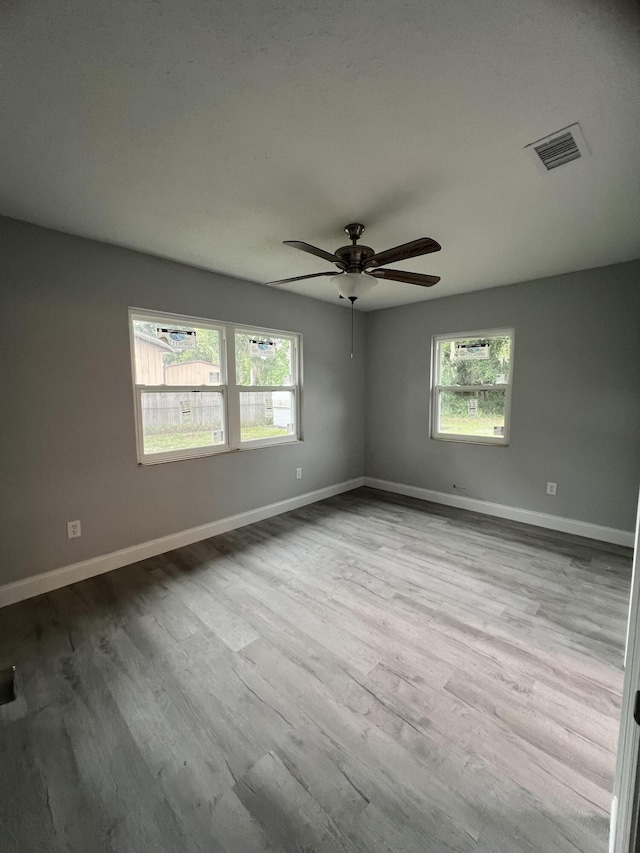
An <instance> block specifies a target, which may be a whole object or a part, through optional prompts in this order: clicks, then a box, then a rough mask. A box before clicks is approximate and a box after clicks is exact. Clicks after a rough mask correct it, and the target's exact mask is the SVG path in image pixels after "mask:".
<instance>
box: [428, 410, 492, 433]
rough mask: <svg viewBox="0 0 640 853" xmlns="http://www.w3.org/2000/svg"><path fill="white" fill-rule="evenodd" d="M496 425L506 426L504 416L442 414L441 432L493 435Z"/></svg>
mask: <svg viewBox="0 0 640 853" xmlns="http://www.w3.org/2000/svg"><path fill="white" fill-rule="evenodd" d="M494 426H501V427H503V426H504V416H503V415H494V416H491V415H489V416H485V417H483V416H481V415H479V416H478V417H475V418H469V417H464V415H458V416H456V415H441V416H440V432H444V433H450V434H451V435H493V428H494Z"/></svg>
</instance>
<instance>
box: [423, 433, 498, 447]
mask: <svg viewBox="0 0 640 853" xmlns="http://www.w3.org/2000/svg"><path fill="white" fill-rule="evenodd" d="M430 438H431V440H432V441H451V442H455V443H456V444H481V445H483V446H484V447H508V446H509V442H508V440H505V439H502V440H501V441H494V440H493V439H492V438H491V437H490V436H484V437H482V436H477V437H476V436H468V437H467V436H466V435H460V436H456V435H432V436H430Z"/></svg>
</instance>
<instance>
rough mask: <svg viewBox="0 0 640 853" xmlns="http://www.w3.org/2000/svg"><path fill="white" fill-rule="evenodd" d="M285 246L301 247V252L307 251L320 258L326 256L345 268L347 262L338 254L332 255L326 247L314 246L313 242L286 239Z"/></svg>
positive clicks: (341, 267) (327, 259)
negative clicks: (326, 250)
mask: <svg viewBox="0 0 640 853" xmlns="http://www.w3.org/2000/svg"><path fill="white" fill-rule="evenodd" d="M284 245H285V246H293V248H294V249H300V251H301V252H307V254H309V255H315V256H316V257H318V258H324V260H325V261H330V262H331V263H332V264H336V266H338V267H340V269H342V270H343V269H345V267H346V264H345V262H344V261H343V260H341V259H340V258H339V257H338V256H337V255H332V254H331V252H325V250H324V249H319V248H318V247H317V246H312V245H311V243H303V242H301V241H300V240H285V241H284Z"/></svg>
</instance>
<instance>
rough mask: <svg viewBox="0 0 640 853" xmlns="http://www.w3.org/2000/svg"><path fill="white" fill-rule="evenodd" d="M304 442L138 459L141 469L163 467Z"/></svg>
mask: <svg viewBox="0 0 640 853" xmlns="http://www.w3.org/2000/svg"><path fill="white" fill-rule="evenodd" d="M301 442H302V439H301V438H291V439H287V440H286V441H269V442H264V443H262V442H261V443H260V444H258V443H255V444H254V443H251V444H249V443H246V444H241V445H240V447H221V448H220V449H219V450H218V449H213V448H206V450H205V451H204V452H202V453H197V452H195V451H196V450H197V448H194V453H189V454H180V455H173V454H169V453H168V454H167V455H166V456H165V455H162V456H161V454H157V457H158V458H155V457H151V456H149V457H145V458H143V459H140V458H139V459H138V466H139V467H141V468H143V467H144V468H146V467H147V466H148V465H162V464H163V463H166V462H186V461H188V460H190V459H208V458H210V457H211V456H225V455H228V454H229V453H243V452H244V451H245V450H261V449H262V450H264V449H265V448H267V447H279V446H281V445H291V444H300V443H301Z"/></svg>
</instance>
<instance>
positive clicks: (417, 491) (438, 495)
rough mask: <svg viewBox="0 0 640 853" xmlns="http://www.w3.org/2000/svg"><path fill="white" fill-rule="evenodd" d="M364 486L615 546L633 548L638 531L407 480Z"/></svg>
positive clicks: (373, 481)
mask: <svg viewBox="0 0 640 853" xmlns="http://www.w3.org/2000/svg"><path fill="white" fill-rule="evenodd" d="M364 485H365V486H369V487H370V488H372V489H381V490H382V491H384V492H394V493H395V494H397V495H406V496H407V497H410V498H418V499H419V500H422V501H432V502H433V503H438V504H445V505H446V506H455V507H458V508H460V509H470V510H473V511H474V512H481V513H484V515H493V516H496V517H497V518H507V519H509V521H521V522H523V523H524V524H533V525H535V526H536V527H546V528H548V529H549V530H559V531H561V532H562V533H573V534H574V535H575V536H584V537H585V538H587V539H597V540H599V541H600V542H611V543H612V544H614V545H626V546H627V547H629V548H633V542H634V534H633V532H632V531H630V530H617V529H616V528H615V527H603V526H602V525H600V524H590V523H589V522H587V521H578V520H577V519H574V518H563V517H562V516H560V515H547V513H544V512H534V511H533V510H530V509H519V508H518V507H514V506H505V505H504V504H495V503H490V502H489V501H481V500H478V499H477V498H467V497H464V496H463V495H448V494H447V493H446V492H435V491H432V490H431V489H422V488H420V487H419V486H407V485H405V484H404V483H392V482H390V481H389V480H377V479H376V478H375V477H365V478H364Z"/></svg>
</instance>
